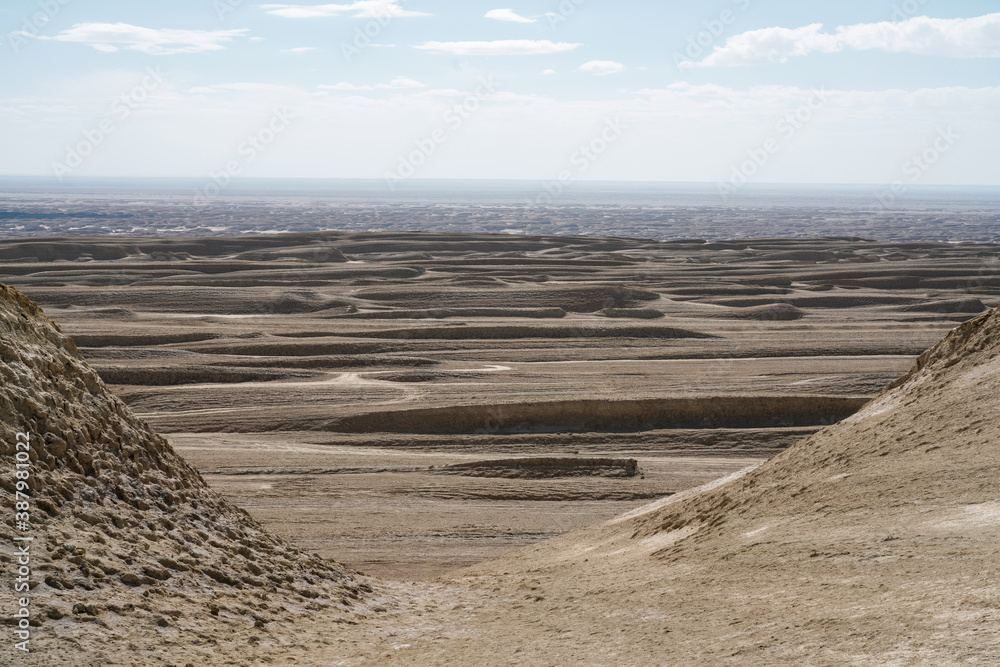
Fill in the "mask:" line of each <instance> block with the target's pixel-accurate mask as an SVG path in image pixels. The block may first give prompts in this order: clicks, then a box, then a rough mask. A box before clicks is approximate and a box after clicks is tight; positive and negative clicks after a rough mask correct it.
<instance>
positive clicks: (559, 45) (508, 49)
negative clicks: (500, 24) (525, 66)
mask: <svg viewBox="0 0 1000 667" xmlns="http://www.w3.org/2000/svg"><path fill="white" fill-rule="evenodd" d="M579 46H582V44H570V43H568V42H550V41H549V40H547V39H500V40H496V41H492V42H425V43H424V44H420V45H419V46H416V47H414V48H417V49H423V50H425V51H435V52H438V53H451V54H454V55H457V56H525V55H539V54H547V53H562V52H563V51H572V50H573V49H575V48H577V47H579Z"/></svg>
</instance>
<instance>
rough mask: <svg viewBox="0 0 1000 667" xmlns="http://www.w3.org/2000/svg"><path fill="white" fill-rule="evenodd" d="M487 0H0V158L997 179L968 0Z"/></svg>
mask: <svg viewBox="0 0 1000 667" xmlns="http://www.w3.org/2000/svg"><path fill="white" fill-rule="evenodd" d="M505 4H506V5H508V6H505V7H502V8H496V7H493V6H491V5H488V4H485V5H484V4H469V3H462V4H455V3H450V4H448V3H444V2H442V1H441V0H365V1H362V2H351V3H345V4H288V5H276V4H265V5H256V4H249V3H246V2H244V1H243V0H215V2H207V1H204V0H178V2H174V3H171V4H170V5H169V6H158V5H155V4H148V3H129V2H125V1H124V0H112V1H109V2H103V3H100V6H94V5H93V4H92V3H71V2H68V0H52V2H50V3H39V2H38V1H37V0H15V1H13V2H9V3H5V4H4V6H3V7H2V8H0V73H2V75H3V81H4V87H3V93H2V94H0V116H2V117H3V119H4V123H2V124H0V141H2V142H3V144H4V146H5V150H4V152H3V154H0V173H3V174H12V175H20V174H26V175H31V176H39V177H56V178H60V179H66V180H69V179H73V178H78V177H83V176H86V177H115V175H123V174H127V175H129V176H145V177H155V178H165V177H178V178H200V179H211V180H214V181H216V182H224V181H228V180H230V179H232V178H234V177H255V178H366V179H379V180H382V181H384V183H385V184H386V186H387V187H389V188H390V189H396V188H400V187H405V184H406V183H407V182H408V181H409V180H411V179H454V178H474V179H515V180H532V181H537V182H540V183H558V184H559V185H561V186H563V187H565V186H568V185H570V184H575V183H577V182H579V181H589V180H595V181H601V182H607V181H626V182H635V181H638V182H647V181H650V182H667V183H674V182H685V183H712V184H715V186H716V188H717V189H719V190H720V191H723V192H724V193H725V194H729V195H732V194H735V192H736V191H738V190H739V189H741V188H742V187H744V186H746V185H748V184H753V183H758V184H763V183H774V184H789V183H806V184H815V183H857V184H867V185H871V186H873V187H879V188H883V189H888V188H891V187H893V186H894V187H896V189H897V190H902V189H906V188H910V187H916V186H926V185H993V186H996V185H1000V170H997V169H996V168H995V156H996V155H997V154H1000V131H998V129H1000V125H998V123H1000V120H998V117H997V114H996V113H995V110H996V109H997V108H1000V85H998V83H1000V82H998V80H997V69H996V61H997V58H998V57H1000V43H998V40H997V37H996V35H997V34H1000V13H998V12H996V6H995V4H994V3H990V2H987V1H985V0H958V1H956V2H952V3H948V4H942V3H931V2H930V1H929V0H905V1H903V0H895V1H891V0H887V1H884V2H883V1H880V2H861V0H848V1H846V2H841V3H801V2H792V1H791V0H779V1H776V2H769V3H754V2H751V0H725V1H724V2H722V3H720V4H719V5H717V6H711V7H706V6H701V5H695V4H692V3H683V2H678V1H668V2H649V1H648V0H632V1H630V2H625V3H616V4H614V5H613V6H612V5H607V4H604V3H595V2H589V1H588V0H563V1H562V2H556V1H555V0H552V1H551V2H528V1H527V0H518V1H516V2H511V3H505ZM637 17H642V19H641V20H637Z"/></svg>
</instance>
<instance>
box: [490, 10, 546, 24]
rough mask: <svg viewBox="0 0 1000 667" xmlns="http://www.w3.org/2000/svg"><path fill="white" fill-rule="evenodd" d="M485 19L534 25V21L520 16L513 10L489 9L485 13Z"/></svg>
mask: <svg viewBox="0 0 1000 667" xmlns="http://www.w3.org/2000/svg"><path fill="white" fill-rule="evenodd" d="M486 18H488V19H494V20H496V21H510V22H511V23H535V19H529V18H528V17H526V16H521V15H520V14H518V13H516V12H515V11H514V10H513V9H491V10H490V11H488V12H486Z"/></svg>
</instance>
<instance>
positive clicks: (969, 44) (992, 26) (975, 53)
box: [681, 13, 1000, 67]
mask: <svg viewBox="0 0 1000 667" xmlns="http://www.w3.org/2000/svg"><path fill="white" fill-rule="evenodd" d="M844 49H855V50H858V51H867V50H877V51H886V52H888V53H915V54H921V55H933V56H943V57H947V58H1000V13H995V14H986V15H984V16H977V17H975V18H969V19H934V18H929V17H927V16H918V17H915V18H911V19H908V20H906V21H900V22H892V21H882V22H880V23H859V24H856V25H850V26H839V27H838V28H836V30H835V31H834V32H832V33H831V32H823V25H822V24H821V23H813V24H811V25H807V26H803V27H801V28H794V29H790V28H764V29H761V30H751V31H749V32H744V33H741V34H739V35H734V36H732V37H730V38H729V39H728V40H726V43H725V44H724V45H722V46H717V47H715V50H714V51H713V52H712V53H711V54H709V55H708V57H706V58H705V59H704V60H701V61H699V62H687V63H682V65H681V66H682V67H734V66H739V65H760V64H768V63H783V62H786V61H787V60H788V59H789V58H793V57H797V56H804V55H807V54H809V53H815V52H819V53H836V52H838V51H842V50H844Z"/></svg>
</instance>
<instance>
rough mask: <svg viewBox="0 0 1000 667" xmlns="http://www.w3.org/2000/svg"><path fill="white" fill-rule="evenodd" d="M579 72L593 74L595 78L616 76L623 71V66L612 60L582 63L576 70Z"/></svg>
mask: <svg viewBox="0 0 1000 667" xmlns="http://www.w3.org/2000/svg"><path fill="white" fill-rule="evenodd" d="M577 69H578V70H579V71H580V72H586V73H587V74H594V75H596V76H608V75H609V74H618V73H619V72H624V71H625V65H622V64H621V63H616V62H615V61H613V60H591V61H590V62H587V63H583V64H582V65H580V67H579V68H577Z"/></svg>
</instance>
